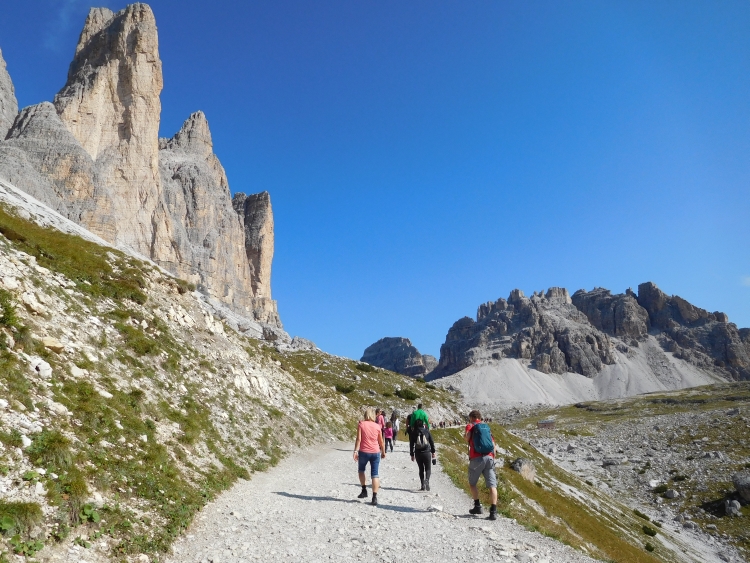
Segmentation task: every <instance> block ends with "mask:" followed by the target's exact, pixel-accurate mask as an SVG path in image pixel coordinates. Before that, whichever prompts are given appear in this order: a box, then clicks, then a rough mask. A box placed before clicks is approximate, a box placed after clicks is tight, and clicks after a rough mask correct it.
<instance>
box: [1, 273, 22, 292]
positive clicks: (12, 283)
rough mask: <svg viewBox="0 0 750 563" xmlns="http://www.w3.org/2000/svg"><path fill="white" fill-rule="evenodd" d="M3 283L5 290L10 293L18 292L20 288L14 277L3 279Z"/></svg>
mask: <svg viewBox="0 0 750 563" xmlns="http://www.w3.org/2000/svg"><path fill="white" fill-rule="evenodd" d="M2 281H3V285H4V286H5V289H8V290H10V291H13V290H16V289H18V287H19V284H18V280H17V279H16V278H14V277H11V276H5V277H3V279H2Z"/></svg>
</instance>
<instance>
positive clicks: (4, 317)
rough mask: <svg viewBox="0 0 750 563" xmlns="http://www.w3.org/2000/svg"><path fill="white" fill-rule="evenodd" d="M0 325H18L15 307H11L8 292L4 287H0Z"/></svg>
mask: <svg viewBox="0 0 750 563" xmlns="http://www.w3.org/2000/svg"><path fill="white" fill-rule="evenodd" d="M0 326H5V327H8V328H10V327H13V326H18V317H16V309H15V307H13V303H12V301H11V295H10V292H9V291H6V290H5V289H0Z"/></svg>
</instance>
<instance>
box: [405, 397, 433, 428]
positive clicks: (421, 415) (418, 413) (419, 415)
mask: <svg viewBox="0 0 750 563" xmlns="http://www.w3.org/2000/svg"><path fill="white" fill-rule="evenodd" d="M417 420H421V421H422V422H424V425H425V426H426V427H427V428H429V427H430V417H429V415H428V414H427V413H426V412H425V411H424V410H422V403H419V404H418V405H417V410H415V411H414V412H413V413H411V418H410V419H409V426H410V427H411V428H412V429H413V428H415V427H416V425H417Z"/></svg>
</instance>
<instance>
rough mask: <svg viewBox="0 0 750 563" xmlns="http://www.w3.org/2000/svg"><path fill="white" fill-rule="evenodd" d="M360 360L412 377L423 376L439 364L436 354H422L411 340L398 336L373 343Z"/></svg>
mask: <svg viewBox="0 0 750 563" xmlns="http://www.w3.org/2000/svg"><path fill="white" fill-rule="evenodd" d="M360 361H362V362H366V363H368V364H371V365H373V366H377V367H380V368H383V369H387V370H390V371H395V372H396V373H400V374H402V375H408V376H411V377H423V376H425V375H426V374H428V373H430V372H431V371H432V370H433V369H435V367H436V366H437V360H436V359H435V356H430V355H429V354H424V355H423V354H420V353H419V350H417V348H416V347H415V346H414V345H413V344H412V343H411V340H409V339H408V338H401V337H398V336H396V337H385V338H381V339H380V340H378V341H377V342H375V343H374V344H371V345H370V346H368V347H367V348H366V349H365V353H364V354H362V358H361V359H360Z"/></svg>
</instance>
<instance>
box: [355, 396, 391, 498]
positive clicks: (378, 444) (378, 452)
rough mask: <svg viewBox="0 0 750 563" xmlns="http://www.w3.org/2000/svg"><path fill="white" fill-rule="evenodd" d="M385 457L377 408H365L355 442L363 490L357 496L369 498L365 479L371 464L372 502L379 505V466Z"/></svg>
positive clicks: (356, 458) (356, 459)
mask: <svg viewBox="0 0 750 563" xmlns="http://www.w3.org/2000/svg"><path fill="white" fill-rule="evenodd" d="M381 459H385V442H384V441H383V433H382V432H381V431H380V425H379V424H377V423H376V422H375V409H373V408H371V407H370V408H367V409H366V410H365V419H364V420H360V421H359V425H358V426H357V440H356V441H355V442H354V461H356V462H358V463H359V484H360V485H362V492H360V493H359V495H358V496H357V498H367V486H366V484H365V483H366V481H365V469H366V468H367V464H368V463H369V464H370V479H371V480H372V504H373V505H374V506H377V505H378V489H379V488H380V478H379V477H378V468H379V466H380V460H381Z"/></svg>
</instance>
